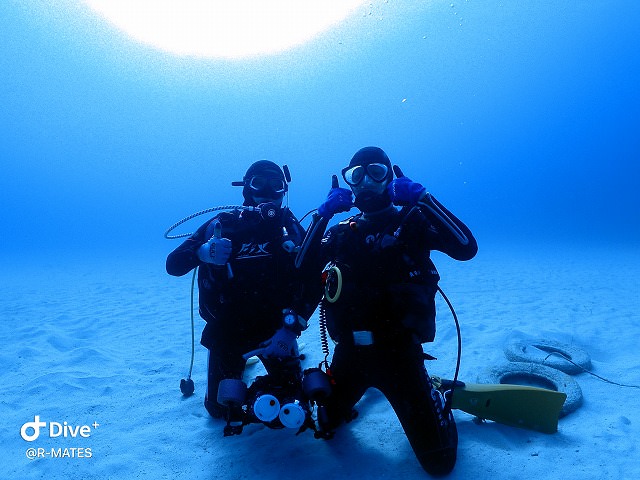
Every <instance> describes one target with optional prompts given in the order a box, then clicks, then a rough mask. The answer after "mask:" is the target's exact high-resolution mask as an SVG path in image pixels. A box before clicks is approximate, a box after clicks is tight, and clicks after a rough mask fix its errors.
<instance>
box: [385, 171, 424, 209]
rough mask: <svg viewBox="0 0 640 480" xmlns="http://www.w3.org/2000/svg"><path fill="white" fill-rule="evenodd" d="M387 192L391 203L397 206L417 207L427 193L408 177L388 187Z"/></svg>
mask: <svg viewBox="0 0 640 480" xmlns="http://www.w3.org/2000/svg"><path fill="white" fill-rule="evenodd" d="M387 192H388V193H389V197H391V201H392V202H393V203H394V204H396V205H415V204H416V203H418V200H420V199H421V198H422V196H423V195H424V194H425V193H426V192H427V189H426V188H424V187H423V186H422V185H421V184H419V183H417V182H413V181H411V180H410V179H409V178H407V177H400V178H396V179H395V180H392V181H391V183H389V185H387Z"/></svg>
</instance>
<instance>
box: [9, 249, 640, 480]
mask: <svg viewBox="0 0 640 480" xmlns="http://www.w3.org/2000/svg"><path fill="white" fill-rule="evenodd" d="M171 248H172V245H169V244H167V252H168V251H170V249H171ZM434 258H435V261H436V264H437V265H438V267H439V269H440V272H441V275H442V277H443V279H442V282H441V286H442V288H443V289H444V291H445V292H446V293H447V295H448V296H449V298H450V299H451V301H452V302H453V304H454V306H455V307H456V310H457V313H458V316H459V318H460V322H461V325H462V334H463V341H464V344H463V358H462V366H461V374H460V378H461V379H462V380H466V381H475V378H476V375H477V373H478V372H480V371H481V370H482V369H483V368H485V367H486V366H490V365H495V364H497V363H499V362H503V361H505V357H504V354H503V351H502V349H503V346H504V344H505V342H506V341H507V340H508V339H509V338H512V337H521V336H536V337H544V338H548V339H554V340H558V341H562V342H564V343H569V344H572V345H575V346H579V347H582V348H584V349H586V350H587V351H588V352H589V353H590V355H591V358H592V362H593V369H594V371H595V373H597V374H599V375H601V376H604V377H607V378H609V379H611V380H614V381H617V382H621V383H626V384H635V385H640V355H638V347H637V339H638V335H639V333H640V315H639V314H638V311H639V309H640V294H639V293H638V278H637V277H638V274H639V273H640V253H638V251H637V249H635V251H632V250H631V249H626V250H625V249H615V248H611V247H606V246H603V247H602V248H601V249H600V250H594V249H580V248H577V247H570V248H569V247H567V248H557V247H554V248H542V247H538V248H537V249H536V250H531V249H528V250H525V249H524V247H523V249H522V250H521V251H503V250H501V249H498V248H495V249H493V250H487V249H484V250H482V245H481V252H480V254H479V255H478V257H477V258H476V259H474V260H472V261H471V262H467V263H457V262H453V261H451V260H450V259H448V258H447V257H444V256H442V255H440V254H435V256H434ZM5 265H6V263H5ZM0 288H1V290H2V301H1V302H0V309H1V310H0V311H1V312H2V321H1V323H0V342H1V345H2V348H1V349H0V364H1V365H2V371H1V372H2V373H1V374H0V379H1V384H0V385H1V387H2V390H1V391H0V414H1V415H2V419H3V421H2V423H1V424H0V444H1V445H2V452H3V459H4V461H5V463H6V465H5V466H4V467H3V468H2V471H3V472H4V473H3V474H2V477H3V478H12V479H35V478H46V479H50V480H53V479H61V480H62V479H65V480H66V479H68V478H82V479H92V478H96V479H109V478H113V479H116V478H117V479H121V478H122V479H134V478H149V479H154V480H157V479H163V478H168V479H216V478H220V479H222V478H224V479H253V478H274V479H275V478H278V479H296V480H298V479H316V478H317V479H327V478H402V479H407V478H424V477H426V474H425V473H424V472H423V470H422V469H421V468H420V466H419V464H418V462H417V461H416V460H415V458H414V455H413V453H412V451H411V449H410V447H409V445H408V442H407V441H406V439H405V437H404V434H403V432H402V430H401V429H400V427H399V425H398V422H397V420H396V418H395V416H394V414H393V411H392V410H391V409H390V407H389V405H388V404H387V403H386V401H385V400H384V398H383V397H381V396H380V395H379V394H377V393H376V392H371V393H370V394H368V395H367V396H366V397H365V399H364V400H363V401H362V402H361V404H360V406H359V410H360V417H359V418H358V419H357V420H356V421H355V422H353V423H351V424H350V425H348V426H346V427H345V428H342V429H341V430H340V431H339V432H338V434H337V435H336V438H334V439H333V440H331V441H329V442H326V441H322V440H316V439H314V438H313V434H312V433H311V432H303V433H302V434H300V435H298V436H295V434H294V432H293V431H291V430H278V431H276V430H270V429H268V428H265V427H262V426H257V425H251V426H248V427H246V428H245V431H244V433H243V434H242V435H240V436H237V437H228V438H224V437H223V436H222V427H223V424H222V423H221V422H220V421H213V420H211V419H210V418H209V417H208V415H207V414H206V412H205V410H204V408H203V406H202V396H203V389H204V387H205V374H206V367H205V356H204V353H205V351H204V349H203V348H202V347H200V346H199V345H198V348H197V354H196V365H195V367H194V374H193V378H194V381H195V384H196V394H195V395H194V396H192V397H191V398H188V399H184V398H183V397H182V396H181V393H180V390H179V381H180V378H183V377H185V376H186V373H187V371H188V365H189V355H190V350H189V348H190V347H189V345H190V338H191V337H190V330H189V289H190V276H185V277H183V278H180V279H176V278H173V277H169V276H168V275H166V273H165V272H164V257H163V256H162V255H160V256H159V257H158V258H156V259H153V260H152V261H148V262H145V261H143V260H138V261H136V262H128V261H125V259H118V260H116V261H113V260H110V261H108V262H106V261H105V262H96V263H95V264H90V263H87V262H85V261H82V262H68V261H63V260H58V261H56V260H53V259H52V260H50V261H47V262H44V264H43V265H37V266H36V265H30V266H24V265H20V266H12V265H6V266H5V269H4V270H3V272H2V274H1V277H0ZM196 320H197V327H196V328H197V332H196V335H197V338H199V335H200V331H201V328H202V323H201V321H200V319H199V318H198V317H197V316H196ZM302 341H303V342H304V343H305V344H306V347H305V353H306V354H307V356H308V360H307V361H306V366H315V365H316V364H317V363H318V361H319V359H320V358H321V354H320V347H319V341H318V333H317V318H314V319H313V322H312V327H311V328H310V329H309V330H308V331H307V332H305V333H304V334H303V338H302ZM429 351H430V353H432V354H433V355H434V356H436V357H437V358H438V360H437V361H434V362H431V363H430V364H429V365H427V367H428V368H429V370H430V372H431V373H432V374H440V375H443V376H449V377H450V376H451V375H452V374H453V368H454V362H455V353H456V343H455V328H454V325H453V321H452V319H451V315H450V314H449V313H448V311H447V310H446V305H444V303H443V302H439V322H438V335H437V339H436V342H435V344H433V345H431V346H430V349H429ZM251 368H252V369H254V370H252V371H251V373H253V374H255V373H257V372H259V367H258V366H254V367H251ZM575 378H576V380H577V381H578V383H579V385H580V387H581V388H582V391H583V393H584V404H583V406H582V407H581V408H580V409H578V410H577V411H576V412H574V413H571V414H570V415H568V416H566V417H564V418H562V419H561V420H560V423H559V431H558V433H555V434H552V435H546V434H542V433H536V432H531V431H527V430H522V429H517V428H512V427H507V426H504V425H499V424H496V423H492V422H487V423H484V424H482V425H478V424H476V423H474V422H473V421H472V420H473V418H472V417H471V416H470V415H467V414H465V413H463V412H460V411H456V419H457V422H458V429H459V434H460V443H459V450H458V463H457V466H456V468H455V470H454V472H453V474H452V475H451V476H450V477H449V478H453V479H458V478H460V479H469V478H473V477H480V478H492V479H522V478H553V479H563V480H569V479H581V480H583V479H598V480H600V479H610V478H611V479H613V478H616V479H634V478H640V462H638V458H639V456H638V452H637V449H636V444H637V443H638V439H640V413H639V410H640V408H639V407H640V400H639V399H640V391H639V390H638V389H637V388H623V387H619V386H615V385H611V384H607V383H604V382H602V381H601V380H598V379H597V378H594V377H592V376H590V375H588V374H580V375H577V376H576V377H575ZM36 415H38V416H40V419H41V421H46V422H49V423H50V422H57V423H60V424H63V422H65V421H66V422H67V423H68V425H71V426H77V425H85V424H86V425H91V424H93V423H94V422H97V424H99V426H98V427H96V428H94V427H89V433H90V436H89V437H87V438H71V437H70V436H67V437H66V438H65V437H63V436H61V437H56V438H48V437H49V435H48V433H49V432H48V430H46V429H43V431H42V434H41V436H40V438H38V439H37V440H35V441H33V442H26V441H24V440H23V439H22V438H21V436H20V428H21V426H22V425H23V424H24V423H25V422H28V421H33V419H34V416H36ZM30 447H35V448H41V449H43V451H50V450H51V448H54V449H57V448H61V449H62V451H64V449H72V448H84V449H85V450H84V451H83V453H84V454H85V455H88V451H87V450H86V449H90V452H91V453H90V455H91V457H90V458H51V457H50V456H49V457H46V458H39V459H35V460H29V459H27V458H26V451H27V449H28V448H30ZM71 451H72V450H68V452H69V454H71ZM74 452H76V453H77V450H76V451H74Z"/></svg>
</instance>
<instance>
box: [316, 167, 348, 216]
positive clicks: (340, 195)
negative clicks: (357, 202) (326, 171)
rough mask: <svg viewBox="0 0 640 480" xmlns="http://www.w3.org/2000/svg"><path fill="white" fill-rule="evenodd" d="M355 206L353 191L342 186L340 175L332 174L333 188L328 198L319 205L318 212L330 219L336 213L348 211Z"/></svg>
mask: <svg viewBox="0 0 640 480" xmlns="http://www.w3.org/2000/svg"><path fill="white" fill-rule="evenodd" d="M352 206H353V193H351V190H349V189H346V188H340V184H339V183H338V177H337V176H336V175H332V176H331V190H329V194H328V195H327V199H326V200H325V201H324V203H323V204H322V205H320V206H319V207H318V214H319V215H320V216H321V217H324V218H326V219H330V218H331V217H333V216H334V215H335V214H336V213H340V212H348V211H349V210H351V207H352Z"/></svg>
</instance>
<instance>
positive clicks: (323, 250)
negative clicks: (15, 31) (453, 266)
mask: <svg viewBox="0 0 640 480" xmlns="http://www.w3.org/2000/svg"><path fill="white" fill-rule="evenodd" d="M394 172H395V174H396V177H397V178H395V179H394ZM342 177H343V179H344V181H345V182H346V183H347V184H348V185H349V187H350V189H351V190H348V189H345V188H340V187H339V186H338V181H337V177H335V176H334V178H333V185H332V188H331V190H330V192H329V194H328V197H327V200H326V201H325V202H324V203H323V204H322V205H320V207H319V208H318V214H317V215H315V216H314V219H313V222H312V224H311V226H310V228H309V230H308V234H307V238H306V239H305V243H304V246H303V249H302V250H301V253H300V255H299V258H298V262H299V264H300V265H304V264H305V263H310V264H316V265H326V267H325V270H324V280H325V295H324V298H323V299H322V302H321V306H320V316H321V322H322V323H326V327H327V329H328V333H329V335H330V336H331V338H332V339H333V340H334V341H335V342H336V346H335V350H334V353H333V358H332V361H331V364H330V368H329V369H328V370H329V371H330V374H331V377H332V383H333V385H332V392H331V393H330V394H329V395H328V396H327V397H326V398H324V399H323V400H322V402H321V405H320V406H319V409H318V422H319V425H320V428H321V430H322V431H324V432H325V433H326V435H325V436H326V437H330V436H331V435H330V432H332V431H333V430H334V429H335V428H336V427H337V426H338V425H339V424H340V423H341V422H343V421H349V420H351V419H352V418H354V410H353V407H354V406H355V405H356V403H357V402H358V401H359V400H360V399H361V398H362V396H363V394H364V393H365V391H366V390H367V389H368V388H371V387H373V388H377V389H378V390H380V391H381V392H382V393H383V394H384V395H385V397H386V398H387V400H388V401H389V403H390V404H391V406H392V408H393V409H394V411H395V413H396V415H397V417H398V419H399V420H400V423H401V424H402V427H403V429H404V431H405V434H406V435H407V438H408V440H409V442H410V444H411V447H412V448H413V451H414V452H415V455H416V457H417V459H418V461H419V462H420V464H421V465H422V467H423V468H424V469H425V470H426V471H427V472H429V473H430V474H432V475H446V474H447V473H449V472H450V471H451V470H452V469H453V467H454V465H455V462H456V455H457V443H458V437H457V429H456V425H455V421H454V418H453V415H452V413H451V407H450V405H448V404H447V403H448V402H446V401H445V399H444V398H443V397H442V395H441V393H440V392H439V391H438V390H437V389H436V388H434V386H433V384H432V380H431V378H430V376H429V374H428V373H427V371H426V369H425V367H424V360H425V358H429V357H428V356H426V355H425V353H424V352H423V349H422V343H425V342H432V341H433V340H434V338H435V314H436V312H435V301H434V295H435V292H436V291H437V283H438V280H439V275H438V272H437V270H436V268H435V266H434V264H433V262H432V261H431V259H430V251H432V250H438V251H440V252H443V253H445V254H447V255H448V256H450V257H452V258H454V259H456V260H469V259H471V258H473V257H474V256H475V254H476V252H477V248H478V247H477V243H476V241H475V239H474V237H473V235H472V233H471V232H470V230H469V229H468V228H467V227H466V225H464V223H462V222H461V221H460V220H459V219H458V218H456V217H455V216H454V215H453V214H452V213H451V212H450V211H449V210H447V209H446V208H445V207H444V206H443V205H442V204H441V203H440V202H438V201H437V200H436V199H435V198H434V197H433V196H432V195H431V194H429V193H427V191H426V189H425V188H424V187H423V186H422V185H421V184H419V183H416V182H413V181H411V180H410V179H409V178H407V177H404V176H403V175H402V172H401V170H400V169H399V168H398V167H397V166H396V167H394V168H393V169H392V165H391V162H390V160H389V158H388V157H387V155H386V153H385V152H384V151H383V150H382V149H380V148H377V147H365V148H362V149H361V150H359V151H358V152H356V154H355V155H354V156H353V158H352V159H351V161H350V163H349V165H348V166H347V167H346V168H344V169H343V170H342ZM352 194H355V202H352V199H353V196H352ZM353 205H355V206H356V207H357V208H358V209H359V210H360V213H358V214H356V215H355V216H353V217H351V218H349V219H347V220H344V221H341V222H339V223H338V224H337V225H335V226H333V227H331V228H330V229H329V230H328V231H327V232H326V234H324V236H322V235H323V233H324V230H325V228H326V226H327V223H328V221H329V219H331V218H332V217H333V215H334V214H336V213H338V212H345V211H348V210H349V209H350V208H352V206H353ZM321 268H322V267H321V266H320V267H319V268H318V270H320V269H321ZM319 404H320V403H319Z"/></svg>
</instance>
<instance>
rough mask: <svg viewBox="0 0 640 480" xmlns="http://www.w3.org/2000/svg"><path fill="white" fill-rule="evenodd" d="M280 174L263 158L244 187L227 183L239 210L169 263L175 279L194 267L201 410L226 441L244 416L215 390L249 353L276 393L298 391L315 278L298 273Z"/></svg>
mask: <svg viewBox="0 0 640 480" xmlns="http://www.w3.org/2000/svg"><path fill="white" fill-rule="evenodd" d="M285 172H286V173H288V169H286V168H285V170H284V172H283V170H282V169H281V168H280V167H279V166H278V165H276V164H275V163H273V162H271V161H268V160H260V161H257V162H255V163H253V164H252V165H251V166H250V167H249V169H248V170H247V172H246V173H245V175H244V178H243V180H242V181H241V182H233V183H232V185H235V186H242V187H243V190H242V195H243V197H244V202H243V207H238V208H235V209H233V210H232V211H226V212H222V213H219V214H217V215H216V216H215V217H214V218H212V219H211V220H209V221H207V222H206V223H204V224H203V225H202V226H200V228H198V230H197V231H196V232H195V233H193V234H192V235H191V236H190V237H189V238H188V239H187V240H186V241H184V242H183V243H182V244H181V245H180V246H178V247H177V248H176V249H175V250H174V251H172V252H171V253H170V254H169V255H168V257H167V261H166V269H167V272H168V273H169V274H170V275H174V276H182V275H185V274H186V273H188V272H189V271H191V270H193V269H194V268H198V292H199V313H200V316H201V317H202V318H203V319H204V320H205V322H206V325H205V327H204V330H203V332H202V337H201V344H202V345H203V346H204V347H206V348H207V349H208V377H207V379H208V381H207V390H206V393H205V397H204V406H205V408H206V410H207V411H208V412H209V414H210V415H211V416H212V417H214V418H225V419H226V420H227V427H229V429H228V430H227V429H226V430H225V435H233V434H237V433H240V432H241V431H242V425H243V424H246V423H247V421H246V419H243V416H245V413H246V412H243V410H242V405H241V402H240V401H239V402H235V403H234V402H226V401H224V400H223V403H220V402H219V400H220V398H221V395H222V397H223V399H227V395H228V392H227V393H222V392H219V385H221V382H223V381H225V380H229V379H234V380H235V381H236V382H237V381H240V380H241V379H242V376H243V373H244V370H245V367H246V364H247V359H248V358H249V357H250V356H251V355H257V356H258V357H259V358H260V360H261V361H262V363H263V364H264V366H265V369H266V370H267V373H268V376H269V377H270V378H272V379H275V380H277V381H276V382H275V383H277V384H278V385H280V387H282V385H283V384H287V385H289V386H290V387H291V389H292V390H295V389H297V388H298V387H299V385H300V382H301V378H302V371H301V365H300V358H299V353H298V346H297V340H296V339H297V337H298V336H299V335H300V333H301V332H302V331H303V330H304V329H306V328H307V319H308V318H309V317H310V316H311V314H312V313H313V311H314V310H315V308H316V306H317V299H318V296H319V294H318V287H317V272H311V271H305V270H304V269H298V268H296V267H295V256H296V254H297V251H298V250H299V246H300V244H301V242H302V240H303V238H304V229H303V228H302V227H301V225H300V224H299V222H298V220H297V219H296V218H295V216H294V215H293V214H292V213H291V212H290V211H289V209H288V208H287V207H286V206H285V205H283V199H284V196H285V193H286V192H287V190H288V181H289V180H290V178H289V177H288V175H287V176H285ZM245 207H246V208H245ZM252 207H253V208H252ZM248 352H251V353H250V354H249V355H247V354H248ZM291 395H294V394H293V393H292V394H291ZM271 406H272V405H271Z"/></svg>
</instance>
